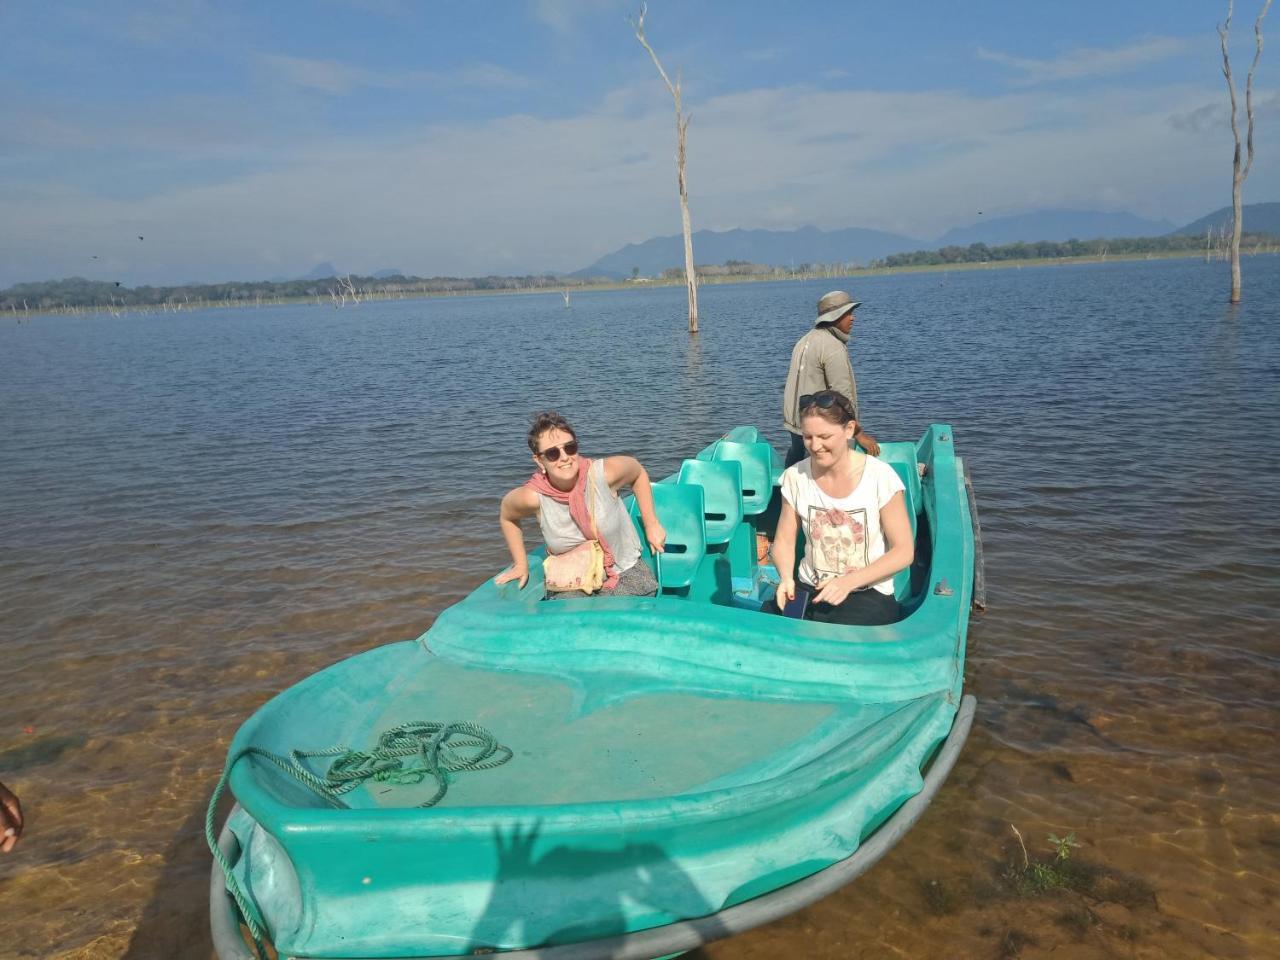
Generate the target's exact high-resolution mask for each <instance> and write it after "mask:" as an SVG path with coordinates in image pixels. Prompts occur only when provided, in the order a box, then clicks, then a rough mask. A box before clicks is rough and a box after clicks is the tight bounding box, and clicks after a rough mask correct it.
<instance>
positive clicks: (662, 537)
mask: <svg viewBox="0 0 1280 960" xmlns="http://www.w3.org/2000/svg"><path fill="white" fill-rule="evenodd" d="M528 440H529V450H530V451H531V452H532V454H533V462H534V467H535V469H534V473H533V475H532V476H531V477H530V478H529V480H528V481H526V482H525V483H524V484H522V485H521V486H519V487H516V488H515V489H514V490H512V491H511V492H510V493H508V494H507V495H506V496H505V497H503V498H502V507H501V510H500V511H499V524H500V525H501V527H502V536H503V539H504V540H506V542H507V549H508V550H510V551H511V566H510V567H508V568H507V569H506V570H504V571H502V573H500V574H498V576H496V577H495V578H494V583H498V584H503V583H507V582H509V581H511V580H518V581H519V583H520V588H521V589H523V588H524V585H525V584H526V583H527V582H528V580H529V557H528V554H527V553H526V551H525V547H524V534H523V533H522V532H521V530H520V522H521V521H522V520H525V519H527V518H529V517H537V518H538V526H539V527H540V528H541V530H542V537H543V539H544V540H545V541H546V544H547V552H548V553H550V554H560V553H566V552H568V551H569V550H572V549H573V548H574V547H576V546H578V545H579V544H581V543H584V542H585V541H586V540H587V539H588V538H589V537H590V539H597V537H595V536H590V534H589V533H587V532H584V527H585V528H586V530H590V529H591V520H594V524H595V533H597V534H598V539H599V540H600V541H601V547H602V548H603V549H604V550H605V575H606V577H607V579H606V581H605V586H604V588H602V589H601V591H600V593H603V594H606V595H612V596H653V595H654V594H655V593H657V592H658V583H657V581H656V580H655V579H654V577H653V572H652V571H651V570H650V569H649V567H648V565H646V564H645V563H642V562H640V552H641V550H640V538H639V537H638V536H637V535H636V530H635V527H634V526H633V525H632V523H631V517H630V516H629V515H628V514H627V510H626V507H624V506H623V505H622V501H621V499H619V497H618V491H619V490H620V489H621V488H623V487H630V488H631V491H632V493H634V494H635V498H636V505H637V506H638V507H639V509H640V519H641V522H642V523H643V525H644V534H645V540H646V541H648V544H649V548H650V549H651V550H652V551H653V552H654V553H661V552H662V549H663V546H664V544H665V543H666V540H667V532H666V530H664V529H663V528H662V524H661V523H659V522H658V515H657V514H656V513H655V512H654V509H653V493H652V491H651V489H650V486H649V474H648V473H646V472H645V469H644V467H643V466H641V464H640V461H639V460H637V459H636V458H635V457H628V456H615V457H603V458H601V459H598V460H588V459H587V458H585V457H580V456H579V455H578V437H577V434H576V433H575V432H574V430H573V427H571V426H569V422H568V421H567V420H565V419H564V417H562V416H560V415H559V414H558V413H554V412H551V411H548V412H546V413H540V414H538V415H537V416H536V417H534V421H533V426H532V427H531V428H530V429H529V438H528ZM584 472H585V474H584ZM588 505H589V506H588ZM588 511H589V512H588ZM548 596H549V597H574V596H576V597H581V596H586V594H584V593H582V592H580V591H576V590H575V591H572V592H566V593H549V594H548Z"/></svg>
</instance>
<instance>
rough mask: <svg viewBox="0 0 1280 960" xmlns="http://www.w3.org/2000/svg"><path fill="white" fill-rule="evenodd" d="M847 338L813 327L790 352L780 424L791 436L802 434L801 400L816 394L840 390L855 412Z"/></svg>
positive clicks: (855, 386)
mask: <svg viewBox="0 0 1280 960" xmlns="http://www.w3.org/2000/svg"><path fill="white" fill-rule="evenodd" d="M848 344H849V335H848V334H847V333H844V332H843V331H841V330H837V329H836V328H835V327H834V326H833V325H831V324H823V325H822V326H821V327H814V329H812V330H810V331H809V332H808V333H806V334H805V335H804V336H803V337H801V338H800V339H799V340H798V341H796V345H795V349H793V350H792V351H791V368H790V369H789V370H788V371H787V385H786V386H785V387H784V388H783V390H782V422H783V424H784V425H785V426H786V428H787V429H788V430H790V431H791V432H792V433H795V434H799V433H801V432H802V431H801V429H800V398H801V397H803V396H804V395H805V394H806V393H817V392H818V391H819V390H839V391H840V392H841V393H843V394H844V395H845V396H846V397H848V398H849V399H850V401H852V402H853V409H854V413H855V415H856V413H857V410H858V384H857V381H856V380H855V379H854V377H853V364H852V363H851V362H850V360H849V346H848Z"/></svg>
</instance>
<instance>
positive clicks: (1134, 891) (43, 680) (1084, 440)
mask: <svg viewBox="0 0 1280 960" xmlns="http://www.w3.org/2000/svg"><path fill="white" fill-rule="evenodd" d="M1246 266H1247V268H1248V270H1249V281H1248V286H1247V287H1246V293H1247V295H1248V296H1249V299H1247V300H1246V302H1245V303H1244V304H1242V305H1241V307H1240V308H1239V309H1238V311H1232V312H1230V313H1224V309H1223V305H1222V300H1223V291H1224V290H1225V289H1226V286H1225V284H1224V283H1223V280H1224V278H1225V273H1224V272H1223V265H1221V264H1203V263H1198V262H1194V261H1181V262H1150V263H1137V264H1107V265H1097V266H1063V267H1059V268H1053V269H1023V270H993V271H975V272H968V273H956V274H920V275H914V276H899V277H883V278H873V279H865V278H864V279H859V280H858V281H857V283H856V289H855V295H856V296H858V297H859V298H860V299H863V300H865V301H866V306H865V307H864V308H863V309H862V310H860V311H859V318H858V323H857V325H856V326H855V328H854V339H853V343H854V348H855V365H856V368H857V371H858V379H859V394H860V399H861V401H862V403H863V406H864V412H865V415H866V416H867V418H868V426H869V428H870V429H871V430H872V432H873V433H874V434H876V435H877V436H879V437H882V438H908V437H911V438H914V437H916V436H918V435H919V434H920V433H921V432H923V430H924V427H925V425H926V424H927V423H929V422H930V421H932V420H938V421H947V422H950V423H952V424H953V425H954V426H955V428H956V437H957V441H958V445H959V448H960V452H961V453H963V454H964V456H965V457H966V460H967V461H968V463H969V465H970V467H971V469H972V472H973V477H974V484H975V488H976V490H977V494H978V500H979V504H980V509H981V511H982V524H983V533H984V539H985V544H986V559H987V584H988V595H989V603H990V612H989V613H988V614H987V616H986V617H985V618H984V620H983V621H982V622H981V623H979V624H977V625H975V628H974V630H973V631H972V633H971V636H972V640H973V649H972V653H971V657H970V662H969V670H968V674H969V675H968V681H967V685H968V687H969V689H970V690H972V691H973V692H975V693H976V694H977V696H978V698H979V713H978V717H977V720H976V723H975V725H974V732H973V735H972V736H971V738H970V742H969V746H968V748H967V749H966V752H965V753H964V755H963V756H962V757H961V760H960V763H959V765H958V766H957V767H956V770H955V772H954V773H953V774H952V778H951V780H950V782H949V784H948V786H947V788H946V789H944V790H943V792H942V794H941V795H940V797H939V798H938V800H937V801H935V805H934V807H933V808H932V809H931V810H930V811H929V812H928V813H927V814H926V816H925V817H924V818H923V820H922V821H921V822H920V823H919V824H918V825H917V826H916V828H915V829H914V830H913V831H912V832H911V833H910V834H909V835H908V836H907V838H906V839H905V840H904V841H903V842H902V844H901V845H900V846H899V847H898V848H896V849H895V850H894V851H893V852H892V853H891V854H890V855H889V856H888V857H887V858H886V859H885V860H884V861H883V862H882V863H880V864H879V865H878V866H877V867H876V868H875V870H873V871H872V872H871V873H870V874H868V875H866V876H865V877H864V878H862V879H861V880H859V881H858V882H856V883H855V884H854V885H853V886H851V887H850V888H848V889H846V890H845V891H842V892H841V893H839V894H837V895H836V896H833V897H830V898H828V899H827V900H825V901H823V902H822V903H820V904H817V905H815V906H813V907H811V908H809V909H807V910H805V911H803V912H802V913H800V914H797V915H795V916H794V917H792V918H789V919H787V920H784V921H780V922H778V923H775V924H771V925H770V926H768V927H766V928H763V929H761V930H758V931H754V932H752V933H749V934H747V935H744V936H740V937H736V938H734V939H732V940H730V941H727V942H724V943H721V944H716V945H712V946H709V947H707V948H705V950H704V951H703V953H704V954H705V955H706V956H709V957H716V958H720V957H724V958H737V957H760V958H764V957H769V958H774V957H801V956H803V957H806V958H811V957H817V958H837V957H839V958H843V957H846V956H849V955H863V956H868V957H891V956H956V957H965V956H990V957H997V956H1015V955H1017V956H1025V957H1033V956H1043V955H1048V954H1049V953H1054V954H1055V955H1057V956H1071V957H1093V956H1098V957H1102V956H1117V955H1120V956H1129V955H1133V956H1152V957H1154V956H1172V957H1203V956H1214V957H1262V956H1276V955H1280V931H1278V930H1277V928H1276V925H1275V922H1274V916H1275V903H1276V901H1277V899H1278V898H1280V826H1278V825H1277V824H1278V823H1280V819H1278V818H1280V800H1278V799H1277V797H1280V789H1278V787H1280V755H1278V754H1277V751H1276V749H1275V745H1274V731H1275V729H1276V700H1277V694H1276V691H1277V689H1280V686H1278V682H1277V681H1278V680H1280V676H1278V674H1280V649H1278V648H1277V642H1276V631H1275V623H1276V620H1277V616H1276V614H1277V603H1276V596H1277V590H1276V585H1277V582H1278V579H1280V578H1278V577H1277V573H1278V572H1280V510H1277V509H1276V508H1277V502H1276V501H1277V496H1276V492H1275V490H1276V487H1275V484H1274V483H1272V482H1271V479H1270V478H1272V477H1274V476H1276V475H1277V472H1278V468H1280V435H1278V430H1277V427H1276V422H1275V411H1276V409H1277V400H1280V391H1278V390H1277V384H1278V383H1280V377H1278V376H1277V372H1278V371H1280V348H1278V347H1277V341H1276V337H1275V335H1274V331H1275V329H1276V328H1277V327H1276V325H1277V321H1280V307H1278V306H1277V305H1280V260H1278V259H1277V258H1275V257H1253V258H1250V259H1249V260H1248V261H1247V264H1246ZM838 285H841V284H840V283H839V282H837V281H823V282H820V283H816V284H814V283H811V284H743V285H738V286H719V287H708V288H706V289H705V290H704V293H703V297H702V308H703V317H702V332H701V334H700V335H699V337H697V338H690V337H689V335H688V333H687V332H686V331H685V329H684V315H683V311H684V305H683V297H684V292H683V290H680V289H662V290H634V291H630V290H629V291H622V292H617V293H580V294H578V295H576V296H575V297H574V301H573V306H572V309H571V310H568V311H566V310H565V309H564V306H563V301H562V298H561V297H560V296H559V294H558V293H557V294H553V295H548V296H545V297H542V296H528V297H505V298H470V299H463V298H448V299H441V300H431V301H420V302H394V303H387V304H369V303H366V304H361V305H360V306H359V307H358V308H348V309H346V310H342V311H335V310H332V309H321V308H313V307H275V308H263V309H259V310H244V311H230V310H226V311H214V312H208V313H196V314H177V315H173V314H168V315H162V316H141V317H129V316H122V317H120V318H110V317H98V318H85V317H72V318H47V319H37V320H34V321H32V322H31V323H24V324H9V323H4V324H0V411H2V412H3V418H2V419H0V490H2V491H3V493H2V494H0V642H3V648H2V649H3V653H4V655H3V658H2V660H0V679H2V681H3V683H4V690H5V692H6V696H5V697H4V698H3V700H2V701H0V777H2V778H3V779H4V781H5V782H6V783H9V784H10V785H12V786H14V787H15V788H17V790H18V791H19V792H20V794H21V795H22V798H23V802H24V806H25V807H26V809H27V812H28V820H27V832H26V835H25V837H24V839H23V842H22V844H21V845H20V846H19V847H18V849H17V851H16V852H15V853H14V854H12V855H10V856H8V857H5V858H3V859H0V901H2V902H4V903H5V904H6V906H7V907H9V909H8V910H7V912H6V918H5V939H4V947H3V949H2V950H0V953H4V954H5V955H6V956H8V955H13V956H24V957H27V956H29V957H46V956H74V957H118V956H122V955H126V956H129V957H131V958H145V957H158V956H183V957H186V956H193V957H200V956H207V955H208V953H209V945H208V933H207V921H206V915H205V911H206V906H205V897H206V882H207V876H208V853H207V851H205V850H204V849H203V842H202V840H201V838H200V829H199V827H200V818H201V816H202V812H203V805H204V802H205V799H206V798H207V796H208V793H209V791H210V789H211V788H212V786H213V784H214V783H215V782H216V779H217V775H218V773H219V771H220V768H221V764H222V762H223V759H224V757H225V752H226V747H227V743H228V740H229V738H230V736H231V735H232V734H233V733H234V731H235V729H236V727H237V726H238V724H239V723H240V722H241V721H242V720H243V719H244V718H245V717H246V716H248V715H249V713H251V712H252V711H253V710H254V709H255V708H256V707H257V706H258V705H259V704H261V703H262V702H263V701H264V700H266V699H267V698H268V697H270V696H271V695H272V694H273V693H275V692H276V691H278V690H280V689H281V688H283V687H285V686H287V685H289V684H291V683H293V682H295V681H297V680H299V679H301V678H302V677H304V676H306V675H308V674H309V673H311V672H313V671H315V670H316V669H318V668H320V667H322V666H325V665H326V664H328V663H331V662H333V661H334V660H336V659H338V658H340V657H344V656H347V655H350V654H352V653H356V652H358V651H361V650H364V649H368V648H369V647H371V646H374V645H376V644H379V643H384V642H387V641H391V640H399V639H404V638H406V637H412V636H416V635H417V634H418V633H420V632H421V631H422V630H423V629H424V628H425V627H426V626H428V625H429V624H430V622H431V621H432V619H433V618H434V617H435V615H436V614H437V613H439V611H440V610H442V609H443V608H444V607H446V606H447V605H449V604H450V603H453V602H455V601H456V600H458V599H459V598H461V597H462V596H464V595H465V594H466V593H467V592H468V591H469V590H470V589H471V588H472V587H473V586H474V585H475V584H476V583H477V582H478V581H479V580H480V579H481V578H482V577H484V576H487V575H490V574H492V573H493V572H495V571H497V570H498V569H500V567H501V565H502V564H503V562H504V549H503V546H502V542H501V538H500V537H499V536H498V533H497V528H496V523H495V517H496V513H497V503H498V498H499V497H500V495H501V494H502V493H503V492H504V491H506V490H508V489H510V488H511V487H512V486H514V485H515V484H517V483H519V482H521V481H522V480H523V479H524V477H525V476H526V475H527V470H528V452H527V448H526V447H525V446H524V430H525V425H526V417H527V416H528V414H529V413H530V412H532V411H533V410H534V409H535V408H543V407H554V408H558V409H560V410H561V411H562V412H564V413H566V414H567V415H568V416H569V417H570V418H571V419H572V420H573V421H574V423H575V424H576V425H577V426H578V429H579V432H580V434H581V437H582V441H583V448H584V451H585V452H586V453H587V454H588V455H592V456H595V455H600V454H605V453H613V452H620V451H626V452H631V453H634V454H635V455H636V456H638V457H639V458H640V459H641V460H642V461H643V462H644V463H645V464H646V465H647V466H648V467H649V468H650V470H651V472H653V473H655V474H657V475H662V474H665V473H668V472H671V471H672V470H674V469H675V468H676V467H677V466H678V464H679V461H680V459H681V458H682V457H683V456H685V455H687V454H689V453H690V452H692V451H693V450H695V449H696V448H698V447H699V446H701V445H703V444H704V443H706V442H707V441H708V440H710V439H711V438H712V437H713V436H715V435H716V434H718V433H720V432H722V431H723V430H725V429H727V428H728V427H731V426H734V425H735V424H738V423H755V424H757V425H759V426H761V427H762V428H764V429H765V430H766V431H767V432H768V434H769V435H770V437H771V438H772V439H773V441H774V442H775V444H778V445H780V444H781V441H782V439H783V436H782V429H781V424H780V423H779V422H778V406H779V394H780V390H781V383H782V379H783V376H784V374H785V370H786V362H787V357H788V355H789V353H790V347H791V344H792V343H793V342H794V340H795V339H796V338H797V337H798V336H800V335H801V334H802V333H803V332H804V331H805V330H806V329H807V328H808V326H809V324H810V322H811V315H812V309H813V304H814V302H816V300H817V298H818V297H819V296H820V295H821V294H822V293H823V292H825V290H826V289H828V288H829V287H831V286H838ZM28 729H29V730H30V731H31V732H29V733H28V732H25V731H26V730H28ZM1010 824H1014V825H1016V826H1017V827H1018V828H1019V830H1020V831H1021V832H1022V834H1023V836H1024V837H1025V838H1026V842H1027V845H1028V848H1029V850H1030V853H1031V855H1032V856H1045V855H1047V853H1048V845H1047V841H1046V839H1045V838H1046V837H1047V835H1048V834H1049V833H1051V832H1053V833H1056V834H1058V835H1062V834H1063V833H1065V832H1066V831H1074V832H1075V833H1076V836H1077V837H1078V838H1079V839H1080V840H1081V842H1082V843H1083V846H1082V847H1081V848H1080V849H1079V850H1078V851H1076V853H1075V855H1076V856H1077V857H1078V858H1080V860H1081V862H1084V863H1088V864H1091V865H1094V866H1096V867H1098V868H1100V869H1101V868H1105V869H1106V870H1109V871H1112V873H1110V874H1107V876H1108V877H1110V878H1111V880H1109V881H1108V882H1109V883H1111V884H1112V886H1113V887H1114V888H1115V889H1114V890H1113V891H1112V892H1110V893H1108V897H1110V898H1111V899H1105V900H1100V899H1098V898H1096V897H1094V898H1092V899H1090V898H1088V897H1084V896H1082V895H1080V894H1077V893H1075V892H1072V891H1058V892H1056V893H1053V894H1051V895H1045V896H1037V897H1030V898H1028V897H1019V896H1017V895H1016V894H1015V893H1013V892H1011V890H1010V887H1009V885H1008V884H1007V883H1005V882H1004V881H1003V880H1002V875H1003V874H1004V873H1005V872H1006V871H1007V869H1008V866H1009V863H1010V857H1011V856H1020V854H1018V853H1016V851H1015V852H1012V853H1011V849H1010V843H1011V842H1012V834H1011V832H1010V829H1009V825H1010ZM1124 878H1132V881H1131V882H1130V881H1127V880H1125V879H1124ZM1144 883H1145V884H1149V887H1150V888H1151V889H1153V890H1154V895H1153V896H1147V897H1146V898H1145V899H1144V897H1143V895H1142V891H1143V890H1145V889H1147V887H1144V886H1143V884H1144ZM1126 884H1127V885H1126ZM1109 889H1110V888H1109ZM1126 890H1127V891H1129V893H1128V894H1125V893H1124V891H1126Z"/></svg>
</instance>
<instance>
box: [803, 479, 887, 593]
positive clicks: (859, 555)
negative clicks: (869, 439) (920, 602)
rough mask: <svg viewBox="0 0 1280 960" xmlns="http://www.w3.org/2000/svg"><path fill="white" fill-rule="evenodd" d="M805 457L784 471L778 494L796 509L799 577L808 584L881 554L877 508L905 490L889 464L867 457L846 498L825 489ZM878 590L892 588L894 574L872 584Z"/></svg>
mask: <svg viewBox="0 0 1280 960" xmlns="http://www.w3.org/2000/svg"><path fill="white" fill-rule="evenodd" d="M811 463H812V461H810V460H809V459H808V458H806V459H804V460H801V461H800V462H799V463H797V464H795V465H793V466H791V467H788V468H787V469H786V471H785V472H784V473H783V474H782V480H781V486H782V498H783V499H784V500H786V501H787V503H789V504H790V505H791V508H792V509H793V510H795V512H796V516H797V517H799V519H800V527H801V529H802V530H803V531H804V538H805V545H804V558H803V559H802V560H801V561H800V580H801V582H803V583H806V584H808V585H809V586H811V587H816V586H819V585H821V584H822V583H823V582H824V581H826V580H828V579H830V578H831V577H838V576H840V575H841V574H844V573H848V572H849V571H850V570H861V569H862V568H863V567H866V566H869V565H870V564H872V563H874V562H875V561H876V560H878V559H880V558H881V557H882V556H884V552H885V546H884V531H882V530H881V529H880V510H881V508H882V507H884V505H885V504H886V503H888V502H889V500H890V499H892V497H893V495H894V494H895V493H897V492H898V491H900V490H902V489H903V486H902V481H901V480H900V479H898V475H897V474H896V473H895V472H894V470H893V467H891V466H889V464H887V463H885V462H884V461H883V460H878V459H876V458H875V457H871V456H868V457H867V462H866V465H865V466H864V467H863V468H862V479H860V480H859V481H858V485H857V486H856V487H854V489H853V493H851V494H849V496H847V497H832V496H828V495H827V494H825V493H823V491H822V488H821V487H819V486H818V483H817V481H816V480H814V479H813V470H812V467H811ZM871 587H872V589H875V590H879V591H880V592H881V593H885V594H892V593H893V577H886V578H885V579H883V580H881V581H880V582H879V583H873V584H871Z"/></svg>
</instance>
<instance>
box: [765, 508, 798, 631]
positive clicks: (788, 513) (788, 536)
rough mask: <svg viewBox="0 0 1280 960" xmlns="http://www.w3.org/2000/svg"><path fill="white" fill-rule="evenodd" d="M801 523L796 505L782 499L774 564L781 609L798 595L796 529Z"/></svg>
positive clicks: (776, 532) (775, 597)
mask: <svg viewBox="0 0 1280 960" xmlns="http://www.w3.org/2000/svg"><path fill="white" fill-rule="evenodd" d="M799 525H800V521H799V517H797V516H796V511H795V507H793V506H791V504H789V503H787V501H786V500H783V501H782V512H781V513H780V514H778V528H777V529H776V530H775V531H774V532H773V548H772V549H771V551H770V552H771V553H772V554H773V565H774V566H775V567H777V568H778V592H777V593H775V594H774V597H773V599H774V602H775V603H777V605H778V609H779V610H781V609H782V608H783V607H785V606H786V605H787V601H788V600H794V599H795V597H796V581H795V576H794V573H795V569H796V530H797V529H798V527H799Z"/></svg>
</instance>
